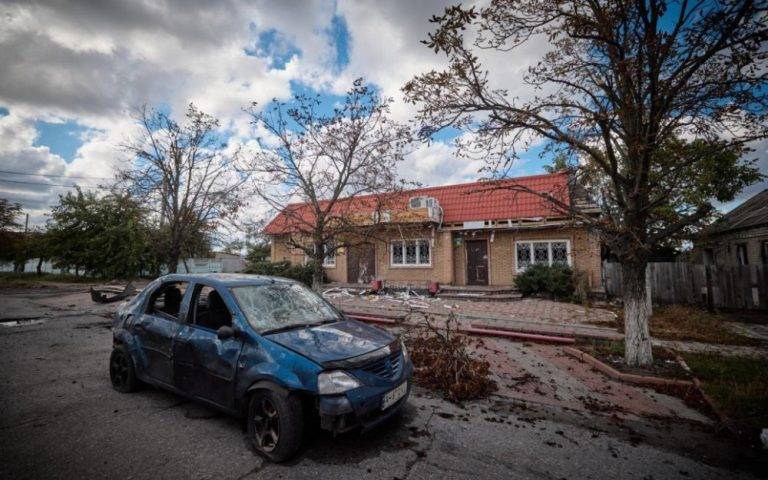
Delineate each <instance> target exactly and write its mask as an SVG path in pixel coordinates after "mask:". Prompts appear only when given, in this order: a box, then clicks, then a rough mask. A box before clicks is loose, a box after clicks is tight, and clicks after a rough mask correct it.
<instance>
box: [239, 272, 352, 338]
mask: <svg viewBox="0 0 768 480" xmlns="http://www.w3.org/2000/svg"><path fill="white" fill-rule="evenodd" d="M232 293H233V294H234V295H235V298H236V299H237V303H238V304H239V305H240V309H241V310H242V311H243V314H244V315H245V317H246V319H247V320H248V323H250V324H251V326H252V327H253V328H255V329H256V330H257V331H266V330H272V329H275V328H282V327H286V326H290V325H306V324H314V323H322V322H325V321H328V320H341V318H340V317H339V314H338V313H336V311H335V310H334V309H333V308H331V307H330V306H329V305H328V304H327V303H326V302H325V301H324V300H323V299H322V298H321V297H320V296H318V295H317V294H316V293H315V292H313V291H312V290H310V289H308V288H307V287H305V286H303V285H299V284H295V283H291V284H271V285H259V286H253V285H249V286H244V287H234V288H232Z"/></svg>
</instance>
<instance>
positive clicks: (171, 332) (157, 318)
mask: <svg viewBox="0 0 768 480" xmlns="http://www.w3.org/2000/svg"><path fill="white" fill-rule="evenodd" d="M187 286H188V283H187V282H165V283H163V284H161V285H160V286H159V287H158V288H157V289H156V290H155V291H154V292H152V294H151V295H150V297H149V300H148V301H147V305H146V307H145V309H144V312H143V313H142V314H141V315H140V316H139V318H138V319H136V321H135V322H134V323H133V327H132V329H133V334H134V335H135V337H136V339H137V341H138V344H139V346H140V351H141V354H142V355H141V357H140V359H139V362H138V363H139V364H140V368H141V370H142V372H143V373H144V375H145V376H147V377H149V378H150V379H152V380H154V381H156V382H159V383H163V384H166V385H173V362H172V358H171V357H172V355H173V348H172V347H173V341H174V337H175V336H176V335H177V333H178V331H179V328H180V327H181V323H180V317H181V314H182V312H183V308H182V306H183V304H184V297H185V295H186V293H187Z"/></svg>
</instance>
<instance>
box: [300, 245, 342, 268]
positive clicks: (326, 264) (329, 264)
mask: <svg viewBox="0 0 768 480" xmlns="http://www.w3.org/2000/svg"><path fill="white" fill-rule="evenodd" d="M314 249H315V247H314V246H313V247H312V250H314ZM331 255H332V256H331V257H330V259H331V260H332V261H330V262H329V261H328V259H329V257H328V254H327V253H326V255H325V257H324V258H323V268H336V250H334V251H333V253H332V254H331ZM309 260H310V258H309V255H307V254H306V253H305V254H304V263H308V262H309Z"/></svg>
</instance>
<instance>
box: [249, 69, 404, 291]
mask: <svg viewBox="0 0 768 480" xmlns="http://www.w3.org/2000/svg"><path fill="white" fill-rule="evenodd" d="M390 103H391V99H382V98H381V97H380V96H379V95H378V93H376V91H375V90H373V89H371V88H370V87H369V86H367V85H365V84H364V82H363V81H362V79H358V80H356V81H355V82H354V85H353V86H352V88H351V89H350V90H349V91H348V92H347V94H346V98H345V101H344V104H343V105H341V106H337V107H336V108H334V109H333V111H332V112H327V111H325V112H324V111H322V108H321V102H320V99H319V98H318V97H316V96H307V95H298V96H296V97H295V98H294V101H293V102H291V103H290V104H289V103H285V102H278V101H276V100H275V101H273V102H272V103H271V104H270V105H268V106H267V108H266V109H265V110H264V111H263V112H259V111H257V110H256V108H255V105H254V106H253V107H252V108H251V114H252V115H253V123H254V124H255V125H257V126H258V127H260V128H263V130H265V131H266V132H267V134H268V136H265V138H261V139H259V144H260V146H261V150H260V151H258V152H257V153H256V154H255V155H254V157H253V158H252V160H251V162H249V165H248V173H249V174H251V176H252V179H253V180H254V181H253V185H254V189H255V192H256V194H257V195H258V196H259V197H260V198H262V199H263V200H264V201H265V202H266V203H267V205H269V207H270V208H271V209H272V210H273V212H281V216H280V217H278V221H282V222H283V226H284V227H285V233H286V235H287V238H288V240H287V244H288V245H289V246H290V247H292V248H295V249H299V250H300V251H302V252H304V254H305V255H306V256H307V257H308V258H310V259H312V260H313V262H314V273H313V280H312V283H313V288H315V289H318V288H319V287H320V284H321V282H322V279H323V267H322V264H323V259H324V258H325V257H326V256H327V255H331V254H333V253H335V251H336V250H338V249H339V248H342V247H348V246H350V245H352V244H354V243H355V242H356V241H359V240H360V239H364V238H366V237H367V236H369V235H370V234H371V233H372V232H373V229H374V228H375V225H376V223H378V219H379V216H378V215H377V213H378V212H380V211H381V210H382V209H383V208H384V206H385V205H387V204H388V202H389V200H388V199H391V198H393V195H394V193H395V191H396V190H397V189H398V188H399V187H400V185H399V184H398V181H397V175H396V170H397V168H396V167H397V164H398V163H399V162H401V161H402V160H403V156H404V152H405V147H406V146H407V144H408V143H409V139H410V134H409V130H408V128H406V127H404V126H402V125H399V124H397V123H396V122H394V121H392V120H391V119H390V118H389V105H390ZM363 196H365V198H361V197H363Z"/></svg>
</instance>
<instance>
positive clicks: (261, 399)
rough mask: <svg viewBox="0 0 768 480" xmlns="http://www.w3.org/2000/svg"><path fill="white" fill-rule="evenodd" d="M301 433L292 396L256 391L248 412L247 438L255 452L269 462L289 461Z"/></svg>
mask: <svg viewBox="0 0 768 480" xmlns="http://www.w3.org/2000/svg"><path fill="white" fill-rule="evenodd" d="M303 429H304V423H303V412H302V407H301V401H300V400H299V398H297V397H296V396H295V395H282V394H280V393H277V392H273V391H271V390H258V391H257V392H256V393H254V394H253V396H252V397H251V402H250V405H249V408H248V437H249V438H250V440H251V443H252V444H253V448H254V449H256V451H257V452H258V453H259V454H261V455H263V456H264V457H266V458H268V459H269V460H271V461H273V462H282V461H284V460H287V459H289V458H290V457H292V456H293V455H294V454H295V453H296V451H297V450H298V449H299V446H300V445H301V439H302V434H303Z"/></svg>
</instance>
